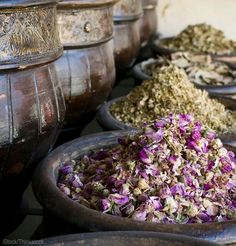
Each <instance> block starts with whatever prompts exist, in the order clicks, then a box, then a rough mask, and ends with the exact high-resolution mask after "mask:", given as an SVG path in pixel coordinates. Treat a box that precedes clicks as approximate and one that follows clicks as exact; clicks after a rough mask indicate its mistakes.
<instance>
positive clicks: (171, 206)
mask: <svg viewBox="0 0 236 246" xmlns="http://www.w3.org/2000/svg"><path fill="white" fill-rule="evenodd" d="M33 188H34V191H35V194H36V197H37V198H38V199H39V201H40V203H41V204H42V205H43V207H44V209H45V210H46V211H47V212H50V213H52V214H53V215H55V216H57V217H59V218H61V219H63V220H64V221H66V222H69V223H70V224H72V225H73V226H75V227H77V228H83V229H86V230H90V231H117V230H122V231H125V230H138V231H140V230H142V231H156V232H171V233H178V234H182V235H188V236H194V237H198V238H204V239H209V240H211V241H216V242H218V243H222V244H227V243H235V242H236V220H235V216H236V201H235V191H236V159H235V155H234V152H232V151H229V150H228V149H227V147H226V146H224V145H223V144H222V142H221V140H220V139H219V138H218V137H217V134H216V132H214V131H213V130H212V129H210V128H208V127H206V126H204V125H203V124H202V123H201V122H200V121H198V120H196V119H195V118H194V117H193V115H191V114H173V113H170V114H168V115H167V116H166V117H160V118H157V119H155V120H154V121H152V122H149V123H148V124H145V125H144V126H143V127H142V128H140V130H136V131H129V130H128V131H112V132H102V133H97V134H94V135H90V136H84V137H81V138H78V139H75V140H73V141H71V142H69V143H66V144H64V145H62V146H60V147H59V148H57V149H55V150H54V151H53V152H51V153H50V154H49V156H48V157H47V158H46V159H45V160H44V161H43V162H42V163H41V165H40V166H39V168H38V170H37V172H36V174H35V176H34V180H33Z"/></svg>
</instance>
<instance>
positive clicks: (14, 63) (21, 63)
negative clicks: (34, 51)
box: [0, 46, 63, 71]
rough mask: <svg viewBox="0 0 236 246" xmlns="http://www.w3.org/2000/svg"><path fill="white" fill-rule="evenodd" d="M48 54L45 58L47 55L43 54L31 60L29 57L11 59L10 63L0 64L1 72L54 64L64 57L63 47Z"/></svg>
mask: <svg viewBox="0 0 236 246" xmlns="http://www.w3.org/2000/svg"><path fill="white" fill-rule="evenodd" d="M47 54H48V55H47V56H45V54H41V55H38V56H37V55H34V56H32V57H31V59H30V57H29V56H25V57H20V58H17V57H16V58H15V59H14V60H12V59H11V60H10V61H6V62H2V63H1V64H0V71H1V70H6V69H25V68H28V67H32V66H35V65H40V64H44V63H48V62H53V61H55V60H57V59H58V58H59V57H61V56H62V54H63V47H62V46H61V47H59V48H57V49H54V50H52V51H51V52H50V53H47Z"/></svg>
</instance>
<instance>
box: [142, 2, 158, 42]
mask: <svg viewBox="0 0 236 246" xmlns="http://www.w3.org/2000/svg"><path fill="white" fill-rule="evenodd" d="M142 6H143V17H142V19H141V22H140V28H141V30H140V35H141V44H142V46H144V45H146V44H147V42H148V41H149V40H150V39H151V38H152V37H154V36H155V34H156V33H157V0H142Z"/></svg>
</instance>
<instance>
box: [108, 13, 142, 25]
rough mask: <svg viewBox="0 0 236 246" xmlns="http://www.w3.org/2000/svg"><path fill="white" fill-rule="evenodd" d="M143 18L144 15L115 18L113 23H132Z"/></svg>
mask: <svg viewBox="0 0 236 246" xmlns="http://www.w3.org/2000/svg"><path fill="white" fill-rule="evenodd" d="M142 17H143V13H141V14H138V15H132V16H113V21H114V22H115V23H116V22H117V23H119V22H130V21H136V20H139V19H141V18H142Z"/></svg>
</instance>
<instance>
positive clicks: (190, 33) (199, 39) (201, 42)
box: [160, 23, 236, 54]
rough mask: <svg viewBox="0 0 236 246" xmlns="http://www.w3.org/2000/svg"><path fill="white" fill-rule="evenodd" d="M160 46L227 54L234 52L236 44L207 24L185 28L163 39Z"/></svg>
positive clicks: (195, 51)
mask: <svg viewBox="0 0 236 246" xmlns="http://www.w3.org/2000/svg"><path fill="white" fill-rule="evenodd" d="M160 44H161V45H162V46H164V47H167V48H169V49H173V50H178V51H192V52H194V53H201V52H203V53H211V54H227V53H231V52H234V51H236V42H235V41H233V40H229V39H227V38H226V37H225V35H224V33H223V32H222V31H221V30H218V29H216V28H214V27H213V26H211V25H207V24H204V23H203V24H197V25H189V26H187V27H186V28H185V29H184V30H183V31H182V32H181V33H179V34H178V35H177V36H175V37H173V38H169V39H163V40H162V41H161V42H160Z"/></svg>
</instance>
